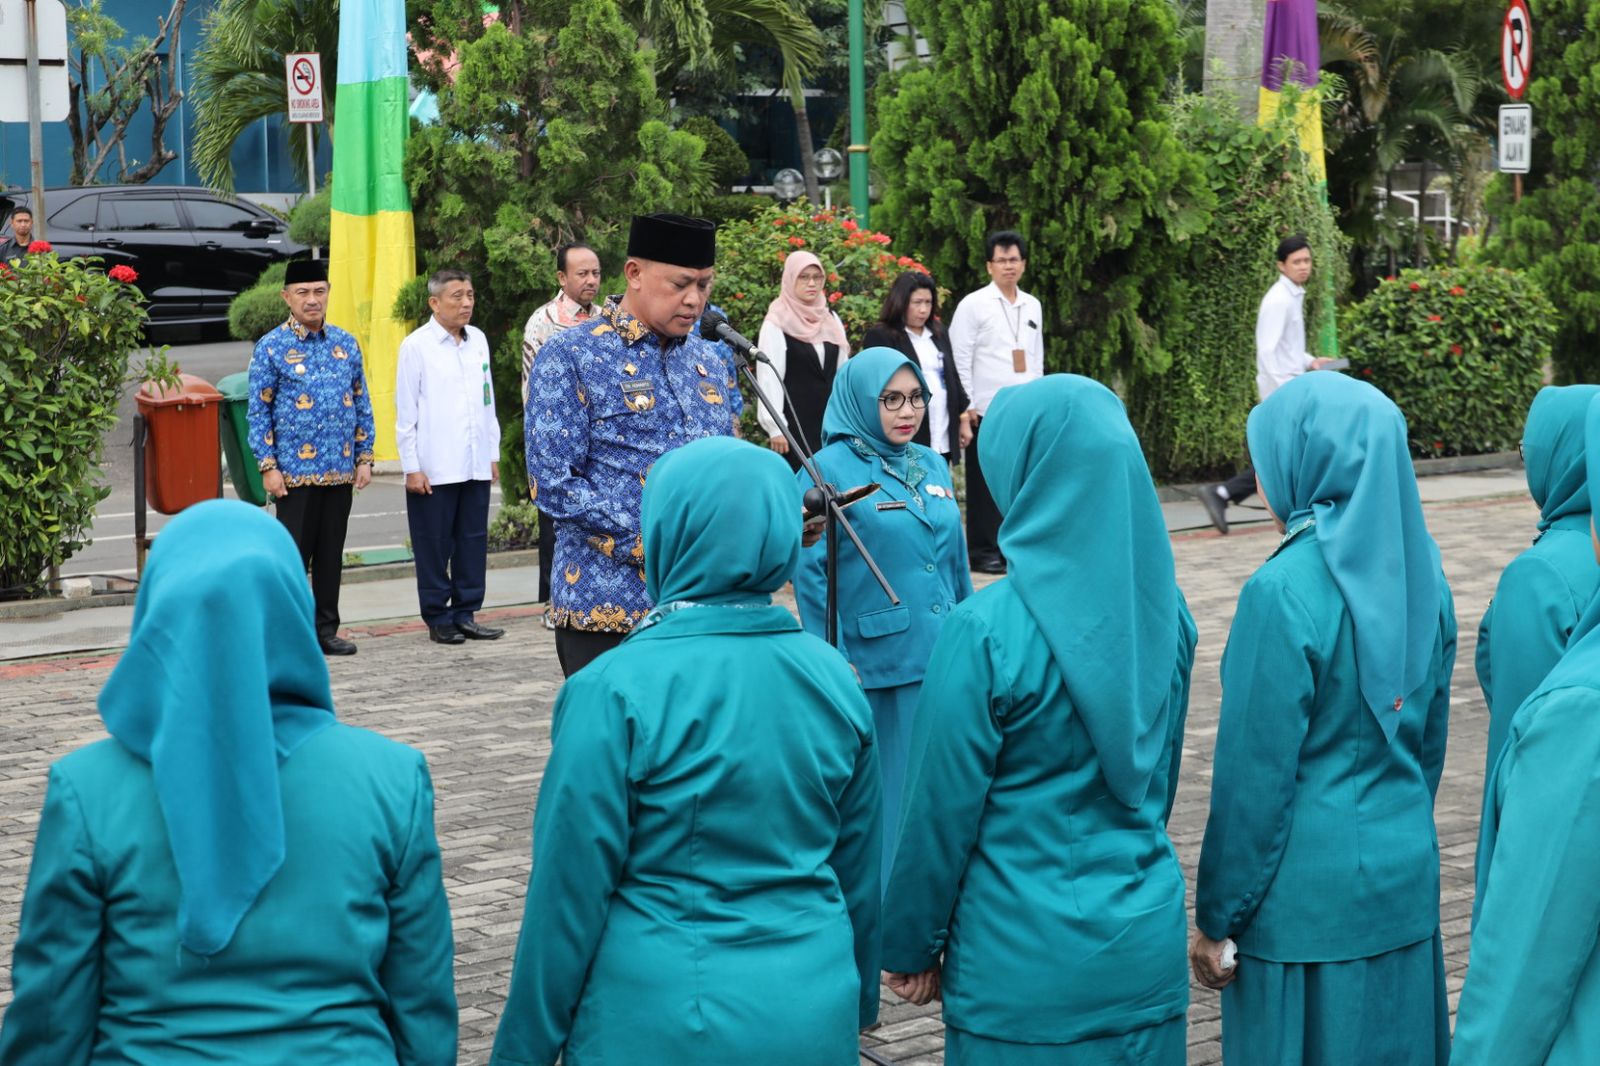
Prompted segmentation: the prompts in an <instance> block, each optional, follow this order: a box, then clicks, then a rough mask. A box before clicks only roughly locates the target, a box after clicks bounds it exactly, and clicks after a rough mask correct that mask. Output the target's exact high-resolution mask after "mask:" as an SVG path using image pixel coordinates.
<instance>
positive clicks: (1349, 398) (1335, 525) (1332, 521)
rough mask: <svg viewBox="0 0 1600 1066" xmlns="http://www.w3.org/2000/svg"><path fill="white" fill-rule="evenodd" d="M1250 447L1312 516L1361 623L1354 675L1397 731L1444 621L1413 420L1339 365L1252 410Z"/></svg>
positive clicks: (1387, 730) (1282, 496)
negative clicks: (1409, 429) (1410, 427)
mask: <svg viewBox="0 0 1600 1066" xmlns="http://www.w3.org/2000/svg"><path fill="white" fill-rule="evenodd" d="M1248 434H1249V438H1250V456H1251V458H1252V459H1253V460H1254V462H1255V467H1256V476H1257V477H1258V478H1259V479H1260V481H1261V488H1262V490H1263V492H1264V493H1265V495H1266V498H1267V504H1268V506H1270V507H1271V508H1272V513H1273V514H1275V515H1277V516H1278V517H1279V518H1280V519H1282V520H1283V521H1284V523H1285V525H1287V526H1288V527H1289V529H1291V530H1294V529H1296V528H1297V527H1298V526H1299V525H1300V524H1301V523H1303V522H1305V521H1306V520H1307V519H1314V520H1315V523H1316V527H1317V543H1318V544H1319V545H1320V546H1321V548H1322V558H1323V560H1324V562H1326V563H1327V565H1328V569H1329V571H1331V572H1332V574H1333V581H1334V584H1335V585H1337V586H1338V588H1339V592H1340V594H1341V595H1342V596H1343V597H1344V602H1345V606H1346V607H1347V608H1348V609H1349V611H1350V618H1351V623H1352V625H1353V627H1354V629H1355V642H1356V681H1357V684H1358V685H1359V687H1360V689H1361V695H1362V696H1363V697H1364V698H1365V700H1366V703H1367V706H1368V707H1369V708H1370V709H1371V711H1372V713H1373V715H1374V716H1375V717H1376V718H1377V720H1378V726H1379V728H1381V729H1382V730H1383V734H1384V736H1385V737H1386V738H1388V739H1391V740H1392V739H1393V738H1394V732H1395V729H1396V728H1398V727H1399V724H1400V716H1399V715H1398V714H1396V713H1395V711H1396V710H1398V709H1399V706H1400V701H1401V700H1403V699H1404V698H1405V697H1406V696H1409V695H1410V694H1411V693H1413V692H1415V691H1416V690H1417V688H1418V687H1419V686H1421V685H1422V684H1423V682H1425V681H1427V680H1428V671H1429V666H1430V662H1431V660H1432V657H1433V645H1434V640H1435V639H1436V638H1437V636H1438V633H1439V608H1440V603H1441V593H1440V589H1439V581H1440V577H1439V548H1438V546H1437V545H1435V544H1434V542H1433V538H1432V537H1431V536H1429V535H1428V527H1427V524H1426V523H1425V522H1424V521H1423V517H1422V499H1421V497H1420V496H1419V495H1418V493H1417V478H1416V473H1415V471H1414V470H1413V469H1412V466H1411V454H1410V451H1409V448H1408V446H1407V433H1406V420H1405V418H1404V417H1403V416H1402V415H1401V414H1400V409H1399V408H1398V407H1396V406H1395V405H1394V403H1393V402H1392V401H1391V400H1389V398H1388V397H1386V396H1384V395H1383V393H1381V392H1379V391H1378V390H1377V389H1375V388H1373V387H1372V386H1371V385H1368V384H1366V383H1364V382H1360V381H1356V380H1355V379H1354V378H1347V377H1345V376H1344V375H1342V374H1334V373H1321V374H1302V375H1300V376H1299V377H1297V378H1295V379H1294V380H1292V381H1290V382H1289V383H1288V384H1286V385H1284V386H1282V387H1281V388H1279V389H1278V390H1277V391H1276V392H1274V393H1273V394H1272V395H1271V396H1269V397H1267V399H1266V400H1264V401H1263V402H1262V403H1261V404H1260V405H1258V406H1257V407H1256V408H1255V409H1254V410H1253V411H1251V412H1250V421H1249V428H1248Z"/></svg>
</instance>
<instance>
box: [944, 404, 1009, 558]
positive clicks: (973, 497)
mask: <svg viewBox="0 0 1600 1066" xmlns="http://www.w3.org/2000/svg"><path fill="white" fill-rule="evenodd" d="M956 428H958V427H952V428H951V432H952V433H954V432H955V430H956ZM982 432H983V422H982V420H979V422H978V424H977V425H976V426H974V427H973V429H972V446H971V447H969V448H968V449H967V559H968V560H969V561H970V562H972V563H974V564H977V563H982V562H986V561H988V560H991V559H999V558H1001V555H1000V508H998V507H996V506H995V502H994V497H993V496H991V495H989V485H988V482H986V481H984V480H983V466H982V465H981V464H980V463H979V462H978V434H980V433H982Z"/></svg>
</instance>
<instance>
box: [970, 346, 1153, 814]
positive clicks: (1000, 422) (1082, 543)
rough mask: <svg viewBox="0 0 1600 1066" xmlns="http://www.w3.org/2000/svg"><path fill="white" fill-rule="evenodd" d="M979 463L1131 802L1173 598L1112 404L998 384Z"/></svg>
mask: <svg viewBox="0 0 1600 1066" xmlns="http://www.w3.org/2000/svg"><path fill="white" fill-rule="evenodd" d="M978 457H979V459H980V460H982V463H983V472H984V477H985V479H986V480H987V481H988V483H989V491H990V492H991V493H993V495H994V501H995V503H996V504H997V505H998V506H999V508H1000V513H1001V514H1002V515H1003V516H1004V521H1003V522H1002V523H1001V525H1000V550H1001V551H1002V552H1003V553H1004V554H1005V557H1006V564H1007V567H1008V569H1009V574H1010V576H1009V578H1008V580H1009V581H1010V582H1011V587H1012V588H1013V589H1014V590H1015V591H1016V593H1017V595H1018V596H1020V597H1021V599H1022V603H1023V605H1024V606H1025V607H1026V608H1027V610H1028V613H1029V614H1030V615H1031V616H1032V617H1033V620H1034V622H1035V623H1036V624H1037V625H1038V626H1039V629H1040V630H1041V631H1042V632H1043V633H1044V639H1045V643H1046V644H1047V645H1048V646H1049V649H1050V656H1051V658H1053V659H1054V660H1055V663H1056V668H1057V669H1059V670H1060V671H1061V674H1062V676H1063V677H1064V678H1065V680H1066V686H1067V693H1068V695H1070V696H1071V697H1072V703H1073V706H1074V707H1075V708H1076V710H1077V713H1078V714H1079V715H1080V716H1081V717H1082V719H1083V723H1084V726H1085V728H1087V730H1088V732H1089V737H1090V739H1091V740H1092V742H1093V743H1094V747H1095V753H1096V754H1097V755H1098V756H1099V758H1100V766H1101V771H1102V773H1103V774H1104V775H1105V779H1106V783H1107V784H1108V785H1109V786H1110V788H1111V793H1112V795H1113V796H1115V797H1116V798H1117V800H1118V801H1119V802H1121V803H1123V804H1125V805H1127V806H1129V807H1137V806H1139V805H1140V804H1141V803H1143V802H1144V798H1145V793H1146V792H1147V791H1148V790H1149V787H1150V779H1151V777H1152V776H1153V775H1154V773H1155V771H1156V768H1157V766H1159V765H1161V764H1162V763H1163V761H1164V760H1165V759H1166V758H1167V754H1168V752H1167V748H1166V744H1167V732H1168V727H1169V721H1168V715H1169V714H1170V713H1171V710H1170V708H1169V707H1168V700H1169V699H1170V696H1171V689H1172V669H1173V665H1174V663H1176V661H1177V655H1178V639H1179V632H1178V612H1179V600H1178V585H1177V578H1176V575H1175V573H1174V568H1173V562H1172V543H1171V541H1170V540H1169V539H1168V537H1167V527H1166V521H1165V519H1163V517H1162V514H1161V504H1160V502H1159V501H1158V500H1157V499H1156V490H1155V485H1154V484H1152V482H1151V480H1150V470H1149V467H1147V466H1146V465H1145V460H1144V453H1143V452H1142V451H1141V450H1140V448H1139V439H1138V438H1137V437H1136V436H1135V435H1134V432H1133V427H1132V426H1130V425H1129V424H1128V416H1127V413H1126V412H1125V411H1124V410H1123V407H1122V401H1121V400H1119V399H1117V397H1116V395H1115V394H1114V393H1112V392H1111V391H1110V390H1109V389H1107V388H1106V387H1105V386H1104V385H1101V384H1099V383H1098V382H1094V381H1090V380H1089V379H1088V378H1084V377H1079V376H1077V375H1076V374H1052V375H1050V376H1049V377H1045V378H1041V379H1040V380H1038V381H1034V382H1030V383H1028V384H1026V385H1015V386H1012V387H1010V388H1005V389H1001V390H1000V392H999V394H998V395H997V396H996V397H995V399H994V402H993V403H992V404H990V405H989V412H988V414H987V415H986V416H985V417H984V420H983V432H982V433H981V434H980V435H979V438H978ZM1088 471H1092V472H1093V476H1092V477H1091V476H1087V475H1086V472H1088Z"/></svg>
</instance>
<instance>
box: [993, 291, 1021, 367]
mask: <svg viewBox="0 0 1600 1066" xmlns="http://www.w3.org/2000/svg"><path fill="white" fill-rule="evenodd" d="M995 299H997V300H999V301H1000V313H1001V315H1003V316H1005V320H1006V328H1007V329H1009V330H1010V331H1011V371H1012V373H1015V374H1025V373H1027V371H1028V353H1027V351H1026V350H1025V349H1024V348H1023V347H1022V299H1021V296H1020V294H1019V295H1018V299H1017V307H1016V311H1017V317H1016V319H1015V320H1013V319H1012V317H1011V308H1010V307H1009V306H1007V304H1006V298H1005V297H1004V296H999V295H996V297H995Z"/></svg>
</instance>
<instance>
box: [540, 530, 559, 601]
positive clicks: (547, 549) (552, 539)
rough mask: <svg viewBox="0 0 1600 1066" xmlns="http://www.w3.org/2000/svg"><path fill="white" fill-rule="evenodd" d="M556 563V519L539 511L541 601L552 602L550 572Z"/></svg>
mask: <svg viewBox="0 0 1600 1066" xmlns="http://www.w3.org/2000/svg"><path fill="white" fill-rule="evenodd" d="M555 563H556V520H555V519H554V518H551V517H550V516H549V515H547V514H545V513H544V512H543V511H540V512H539V602H540V603H549V602H550V572H551V570H552V569H553V568H554V566H555Z"/></svg>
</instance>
